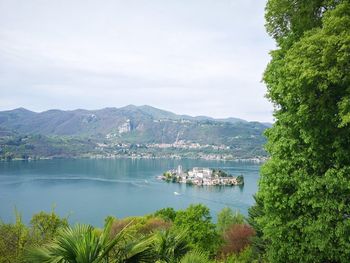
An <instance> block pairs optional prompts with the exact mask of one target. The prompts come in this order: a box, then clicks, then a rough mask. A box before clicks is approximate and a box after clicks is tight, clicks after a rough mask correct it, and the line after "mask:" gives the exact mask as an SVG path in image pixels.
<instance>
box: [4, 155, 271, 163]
mask: <svg viewBox="0 0 350 263" xmlns="http://www.w3.org/2000/svg"><path fill="white" fill-rule="evenodd" d="M58 159H66V160H78V159H91V160H98V159H101V160H107V159H140V160H158V159H174V160H205V161H219V162H237V163H240V162H242V163H255V164H263V163H265V162H266V161H267V160H268V159H269V158H268V157H266V158H261V159H259V158H237V159H225V158H220V159H219V158H203V157H181V156H176V157H174V156H154V157H145V156H74V157H72V156H70V157H69V156H65V157H61V156H50V157H37V158H13V159H10V160H5V159H1V160H0V162H12V161H14V162H16V161H28V162H33V161H41V160H58Z"/></svg>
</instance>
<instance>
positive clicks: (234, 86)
mask: <svg viewBox="0 0 350 263" xmlns="http://www.w3.org/2000/svg"><path fill="white" fill-rule="evenodd" d="M265 3H266V2H265V1H264V0H123V1H122V0H99V1H98V0H95V1H91V0H50V1H47V0H30V1H28V0H0V110H9V109H14V108H18V107H24V108H27V109H30V110H33V111H44V110H48V109H62V110H73V109H77V108H83V109H100V108H105V107H118V108H119V107H122V106H125V105H129V104H134V105H151V106H154V107H157V108H161V109H165V110H169V111H172V112H175V113H178V114H188V115H192V116H197V115H206V116H211V117H216V118H224V117H238V118H243V119H246V120H256V121H268V122H271V121H272V120H273V117H272V110H273V107H272V104H271V103H270V102H269V101H268V100H267V99H266V98H265V97H264V96H265V93H266V87H265V85H264V84H263V83H262V81H261V80H262V74H263V71H264V69H265V67H266V65H267V63H268V61H269V60H270V56H269V51H270V50H272V49H274V48H275V44H274V42H273V40H272V39H271V38H270V37H269V36H268V35H267V33H266V31H265V28H264V6H265Z"/></svg>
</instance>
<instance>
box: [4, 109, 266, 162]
mask: <svg viewBox="0 0 350 263" xmlns="http://www.w3.org/2000/svg"><path fill="white" fill-rule="evenodd" d="M269 126H270V124H266V123H259V122H248V121H245V120H242V119H238V118H226V119H214V118H211V117H207V116H196V117H192V116H188V115H178V114H175V113H172V112H169V111H165V110H161V109H157V108H154V107H151V106H148V105H144V106H134V105H128V106H125V107H122V108H104V109H100V110H84V109H77V110H71V111H63V110H48V111H44V112H39V113H37V112H33V111H30V110H27V109H24V108H18V109H14V110H9V111H0V137H2V141H0V143H2V149H4V148H5V149H7V148H8V147H7V148H6V139H9V138H10V139H12V140H13V138H14V137H16V136H17V137H18V136H23V135H26V136H33V135H41V136H45V137H48V138H69V139H79V140H81V141H87V140H88V141H89V142H94V143H97V144H101V143H103V144H104V145H108V146H115V145H119V144H137V145H149V144H176V145H180V144H182V145H189V144H197V145H212V146H223V145H224V146H227V147H228V148H227V149H229V148H231V149H232V152H234V149H236V150H241V149H242V147H243V148H247V147H248V148H254V149H255V150H252V149H250V150H252V151H253V152H259V154H263V150H262V148H263V147H262V145H263V144H264V143H265V138H264V137H263V132H264V130H265V129H266V128H268V127H269ZM4 138H5V139H4ZM0 147H1V144H0ZM95 148H96V147H95ZM257 149H260V150H259V151H257ZM251 157H254V156H253V155H252V156H251Z"/></svg>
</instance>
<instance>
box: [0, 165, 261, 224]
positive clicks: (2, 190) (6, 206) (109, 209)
mask: <svg viewBox="0 0 350 263" xmlns="http://www.w3.org/2000/svg"><path fill="white" fill-rule="evenodd" d="M178 165H182V167H183V168H184V169H186V168H192V167H194V166H199V167H211V168H222V169H224V170H226V171H227V172H229V173H231V174H233V175H239V174H243V175H244V179H245V185H244V187H238V186H235V187H228V186H226V187H198V186H186V185H183V184H176V183H165V182H163V181H160V180H158V179H156V176H158V175H161V174H162V173H163V172H164V171H166V170H169V169H172V168H176V167H177V166H178ZM259 168H260V166H259V165H256V164H252V163H237V162H219V161H206V160H173V159H169V160H168V159H162V160H160V159H157V160H146V159H145V160H140V159H138V160H133V159H112V160H111V159H107V160H106V159H105V160H89V159H82V160H62V159H57V160H40V161H30V162H25V161H13V162H0V220H3V221H5V222H9V221H13V219H14V209H15V208H16V209H17V210H18V211H19V212H20V213H21V214H22V217H23V219H24V221H25V222H29V220H30V218H31V216H32V215H33V214H34V213H37V212H39V211H42V210H44V211H50V210H51V208H52V207H53V206H55V210H56V212H57V213H58V214H60V215H61V216H66V215H69V220H70V222H72V223H74V222H81V223H89V224H92V225H96V226H101V225H103V220H104V218H105V217H106V216H108V215H113V216H116V217H118V218H122V217H126V216H134V215H144V214H147V213H151V212H154V211H156V210H157V209H160V208H164V207H174V208H175V209H183V208H186V207H187V206H189V205H190V204H193V203H203V204H205V205H207V206H208V207H209V208H210V210H211V213H212V215H213V217H214V219H215V217H216V214H217V213H218V212H219V211H220V210H221V209H222V208H223V207H225V206H229V207H231V208H232V209H236V210H239V211H241V212H242V213H243V214H245V215H246V214H247V209H248V208H249V207H250V206H251V205H252V204H253V203H254V200H253V194H254V193H255V192H256V191H257V182H258V177H259ZM174 192H178V193H180V195H175V194H174Z"/></svg>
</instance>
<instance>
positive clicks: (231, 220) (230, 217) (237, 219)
mask: <svg viewBox="0 0 350 263" xmlns="http://www.w3.org/2000/svg"><path fill="white" fill-rule="evenodd" d="M243 223H244V216H243V215H242V214H241V213H239V212H238V211H236V212H233V211H232V209H231V208H229V207H224V208H223V209H222V210H221V211H220V212H219V213H218V219H217V223H216V227H217V229H218V232H219V233H223V232H224V231H225V230H226V229H228V228H229V227H230V226H231V225H234V224H243Z"/></svg>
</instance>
